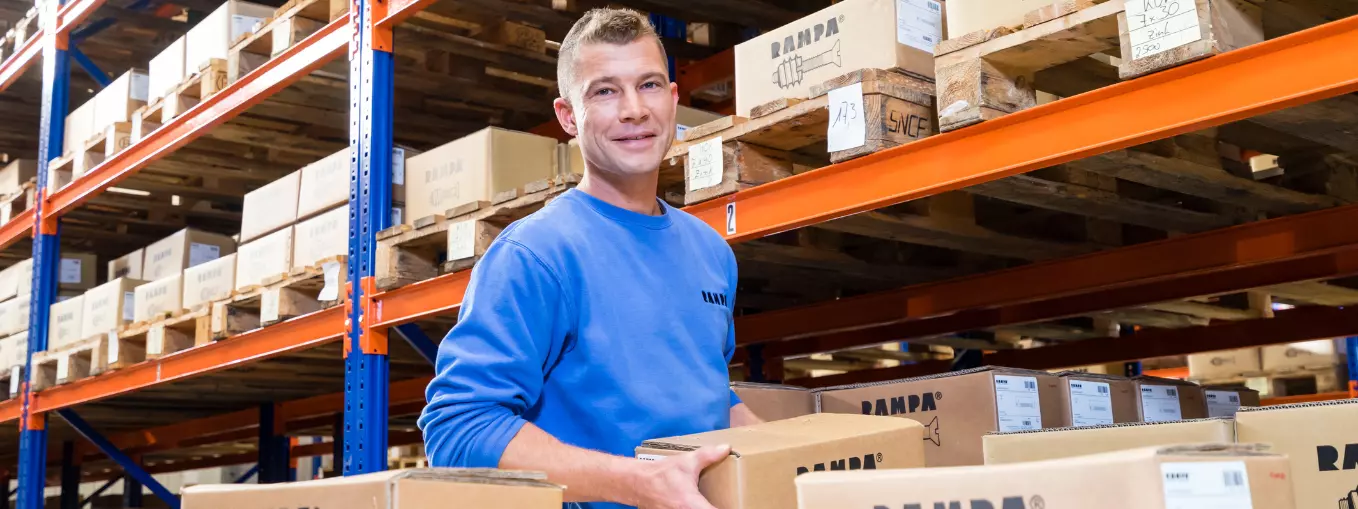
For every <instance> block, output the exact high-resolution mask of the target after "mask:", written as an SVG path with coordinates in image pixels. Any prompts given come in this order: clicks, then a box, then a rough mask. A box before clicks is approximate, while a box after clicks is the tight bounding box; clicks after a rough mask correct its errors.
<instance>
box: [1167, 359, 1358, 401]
mask: <svg viewBox="0 0 1358 509" xmlns="http://www.w3.org/2000/svg"><path fill="white" fill-rule="evenodd" d="M1345 375H1346V373H1345V368H1344V367H1343V366H1313V367H1310V366H1308V367H1306V368H1303V369H1293V370H1288V371H1256V372H1250V373H1239V374H1236V375H1232V376H1224V377H1213V378H1206V379H1195V380H1193V381H1194V382H1197V383H1198V384H1199V385H1203V386H1209V385H1212V386H1244V387H1250V388H1252V389H1254V390H1257V391H1259V393H1260V394H1262V395H1264V396H1267V397H1277V396H1296V395H1299V394H1316V393H1323V392H1334V391H1340V390H1345V389H1346V386H1345V385H1344V380H1346V379H1347V377H1346V376H1345Z"/></svg>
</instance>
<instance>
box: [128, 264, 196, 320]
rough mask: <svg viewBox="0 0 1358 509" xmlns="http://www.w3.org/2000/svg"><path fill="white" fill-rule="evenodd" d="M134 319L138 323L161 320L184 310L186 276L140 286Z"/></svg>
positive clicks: (180, 275)
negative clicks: (160, 318)
mask: <svg viewBox="0 0 1358 509" xmlns="http://www.w3.org/2000/svg"><path fill="white" fill-rule="evenodd" d="M133 291H134V292H135V296H134V297H133V300H135V301H136V302H135V304H134V306H133V307H134V309H135V311H133V313H132V318H133V319H134V320H136V321H138V322H142V321H147V320H152V319H155V318H159V317H160V316H161V315H163V314H165V313H177V312H179V311H180V310H182V309H184V300H183V296H184V275H183V273H176V274H173V275H170V276H168V277H164V278H161V279H157V280H155V281H152V282H150V283H146V284H143V285H141V286H138V287H137V288H136V289H135V290H133Z"/></svg>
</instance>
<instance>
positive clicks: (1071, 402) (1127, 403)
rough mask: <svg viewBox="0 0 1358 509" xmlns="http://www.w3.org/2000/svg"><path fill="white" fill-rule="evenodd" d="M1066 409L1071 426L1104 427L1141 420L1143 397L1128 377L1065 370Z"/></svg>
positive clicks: (1063, 380) (1063, 405)
mask: <svg viewBox="0 0 1358 509" xmlns="http://www.w3.org/2000/svg"><path fill="white" fill-rule="evenodd" d="M1059 376H1060V377H1061V382H1062V388H1063V389H1065V393H1064V394H1065V396H1066V397H1065V399H1063V400H1062V401H1061V406H1062V409H1063V412H1065V414H1066V415H1067V416H1069V418H1070V423H1071V425H1072V426H1102V425H1107V424H1120V423H1124V422H1137V421H1139V420H1141V408H1140V406H1141V398H1139V397H1138V392H1137V390H1136V384H1134V383H1132V380H1131V379H1129V378H1127V377H1122V376H1116V375H1100V374H1097V373H1081V372H1076V371H1063V372H1061V373H1059Z"/></svg>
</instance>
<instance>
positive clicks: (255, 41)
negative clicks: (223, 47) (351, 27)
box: [226, 0, 331, 83]
mask: <svg viewBox="0 0 1358 509" xmlns="http://www.w3.org/2000/svg"><path fill="white" fill-rule="evenodd" d="M330 4H331V2H329V0H301V1H299V0H292V1H290V2H288V3H286V4H284V5H283V6H282V7H279V8H278V10H277V11H275V12H274V15H273V17H271V18H269V19H266V20H264V21H262V22H261V24H260V25H256V26H257V28H256V29H255V30H254V32H252V33H250V34H246V35H244V36H242V37H241V38H240V39H239V40H237V41H236V42H235V44H233V45H232V46H231V50H230V51H229V52H228V53H227V57H226V69H227V70H226V76H227V78H226V79H227V83H234V82H235V81H236V80H238V79H240V77H241V76H244V75H246V74H249V73H250V71H253V70H255V69H258V68H259V66H261V65H264V63H265V62H268V61H269V60H270V59H272V58H273V57H276V56H278V55H279V54H280V53H283V52H284V51H287V49H288V48H291V47H292V46H293V45H295V44H297V43H298V42H299V41H301V40H302V39H305V38H306V37H307V36H309V35H311V34H314V33H316V31H318V30H320V29H321V28H322V27H324V26H325V24H326V22H327V21H328V20H329V19H331V18H330V11H331V6H330Z"/></svg>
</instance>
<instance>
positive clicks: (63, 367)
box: [34, 355, 71, 382]
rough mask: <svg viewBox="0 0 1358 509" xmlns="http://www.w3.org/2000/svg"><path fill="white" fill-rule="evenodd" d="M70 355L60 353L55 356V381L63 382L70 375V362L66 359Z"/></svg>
mask: <svg viewBox="0 0 1358 509" xmlns="http://www.w3.org/2000/svg"><path fill="white" fill-rule="evenodd" d="M70 357H71V356H70V355H62V356H60V357H58V358H57V382H65V381H66V379H67V378H68V377H70V376H71V363H70V361H69V360H68V359H70ZM34 371H37V370H34Z"/></svg>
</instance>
